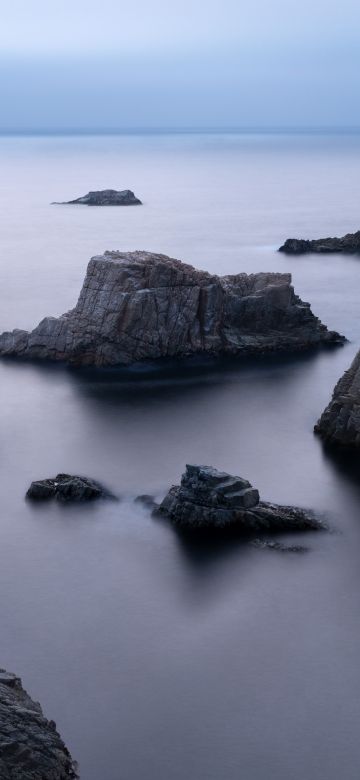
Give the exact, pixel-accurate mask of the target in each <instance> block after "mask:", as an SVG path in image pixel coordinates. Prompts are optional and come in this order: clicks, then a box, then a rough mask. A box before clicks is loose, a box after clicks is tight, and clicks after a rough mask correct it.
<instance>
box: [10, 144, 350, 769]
mask: <svg viewBox="0 0 360 780" xmlns="http://www.w3.org/2000/svg"><path fill="white" fill-rule="evenodd" d="M0 169H1V177H0V221H1V231H0V280H1V286H0V296H1V306H0V329H1V330H4V329H9V328H13V327H24V328H31V327H33V326H35V325H36V324H37V322H38V321H39V320H40V319H41V318H42V317H43V316H44V315H48V314H55V315H56V314H60V313H62V312H63V311H66V310H67V309H69V308H71V307H72V306H73V305H74V303H75V301H76V298H77V295H78V293H79V290H80V286H81V283H82V280H83V277H84V273H85V268H86V263H87V261H88V259H89V258H90V256H91V255H94V254H96V253H99V252H102V251H103V250H105V249H124V250H125V249H148V250H154V251H160V252H164V253H168V254H170V255H173V256H175V257H178V258H180V259H183V260H185V261H189V262H191V263H193V264H194V265H196V266H198V267H202V268H205V269H207V270H209V271H212V272H219V273H233V272H238V271H249V272H252V271H263V270H274V271H287V272H288V271H290V272H291V273H292V274H293V280H294V285H295V288H296V291H297V292H298V293H299V294H300V295H301V296H302V297H303V298H304V299H305V300H310V301H311V303H312V307H313V311H314V312H315V313H316V314H318V315H319V316H320V317H321V318H322V319H323V321H324V322H326V324H328V325H329V326H330V327H331V328H335V329H337V330H339V331H341V332H342V333H344V334H345V335H346V336H347V337H348V339H349V343H348V344H346V346H345V347H344V348H339V349H336V350H335V351H330V352H322V353H319V354H316V355H311V356H306V357H305V356H304V357H301V358H300V357H299V358H297V359H294V360H284V359H282V360H273V361H266V362H258V363H257V362H256V361H255V362H252V363H244V364H243V365H240V364H239V367H238V368H237V369H236V370H233V371H227V372H225V373H223V374H222V373H221V372H220V371H219V370H216V369H214V370H213V371H212V372H209V373H207V374H203V375H200V376H195V375H188V376H182V377H181V376H178V377H176V376H175V377H172V378H171V379H168V380H167V381H163V382H160V381H159V380H158V379H156V378H154V379H153V380H150V379H149V378H144V379H143V380H141V379H138V380H137V381H136V382H135V381H130V380H126V379H124V377H120V376H119V375H117V374H111V373H110V374H105V375H96V374H95V375H94V374H93V375H92V374H81V373H76V372H69V371H68V370H66V369H64V368H61V367H54V368H52V367H45V366H43V367H39V366H34V365H23V364H16V363H1V364H0V375H1V377H0V394H1V404H0V426H1V427H0V430H1V444H0V446H1V470H0V490H1V504H2V511H1V545H0V625H1V639H0V663H1V666H4V667H6V668H7V669H9V670H14V671H16V672H17V673H18V674H20V675H21V676H22V677H23V680H24V683H25V685H26V687H27V688H28V690H29V691H30V693H31V694H32V695H33V696H34V697H35V698H36V699H39V700H40V701H41V703H42V705H43V708H44V710H45V713H46V714H47V715H48V716H49V717H51V718H54V719H55V720H56V722H57V724H58V727H59V730H60V731H61V734H62V735H63V737H64V739H65V741H66V742H67V744H68V746H69V748H70V749H71V751H72V753H73V755H74V757H75V758H76V759H78V761H79V763H80V769H81V777H82V780H100V778H101V780H200V779H201V780H202V779H204V780H205V779H206V780H239V778H242V779H243V780H289V778H291V780H304V778H311V780H338V778H339V777H341V778H344V780H357V778H358V775H359V762H360V742H359V727H360V663H359V657H360V624H359V619H358V615H359V600H360V565H359V561H360V512H359V494H360V487H359V480H358V475H357V473H356V471H354V469H351V470H349V468H347V467H346V466H345V467H344V465H343V464H339V463H337V462H336V461H335V460H334V459H333V458H331V457H329V456H327V455H326V454H325V453H324V451H323V448H322V446H321V443H320V442H319V440H318V439H317V438H315V437H314V435H313V433H312V428H313V424H314V422H315V421H316V419H317V417H318V416H319V414H320V412H321V411H322V409H323V408H324V406H325V404H326V403H327V401H328V400H329V397H330V394H331V391H332V388H333V385H334V383H335V381H336V380H337V378H338V377H339V376H340V375H341V374H342V372H343V371H344V370H345V368H347V367H348V365H349V364H350V361H351V359H352V357H353V355H354V354H355V352H356V350H357V349H358V348H359V346H360V321H359V316H358V302H359V294H360V260H359V259H357V258H353V257H341V256H329V257H327V256H324V257H312V256H306V257H303V258H294V259H290V258H287V257H284V256H282V255H280V254H278V253H276V251H275V250H276V247H278V246H279V245H280V244H281V243H282V242H283V240H284V239H285V238H287V237H288V236H304V237H305V236H306V237H316V236H323V235H341V234H343V233H345V232H347V231H353V230H356V229H358V228H359V227H360V211H359V203H360V137H357V136H346V135H343V136H335V135H334V136H330V135H328V136H324V137H322V136H319V135H318V136H296V135H292V136H289V135H288V136H286V135H284V136H280V135H279V136H276V135H272V136H261V135H253V136H246V135H242V136H241V135H223V136H221V135H219V136H216V135H178V136H176V135H172V136H165V135H163V136H150V137H145V136H143V137H141V136H132V137H130V136H129V137H126V136H123V137H83V138H82V137H76V138H70V137H67V138H61V137H59V138H56V137H52V138H1V139H0ZM108 187H114V188H117V189H121V188H125V187H128V188H130V189H133V190H134V191H135V193H136V195H138V196H139V197H140V198H141V199H142V200H143V201H144V205H143V207H139V208H129V209H115V208H107V209H106V208H104V209H90V208H86V207H65V206H51V205H49V204H50V201H53V200H67V199H70V198H73V197H76V196H79V195H82V194H84V193H86V192H87V191H88V190H89V189H102V188H108ZM186 462H195V463H197V462H200V463H208V464H212V465H214V466H217V467H218V468H220V469H224V470H227V471H229V472H231V473H234V474H240V475H242V476H244V477H247V478H248V479H250V481H251V482H252V483H253V484H254V485H256V486H257V487H258V488H259V490H260V493H261V495H262V496H263V497H264V498H266V499H270V500H273V501H277V502H279V503H292V504H297V505H303V506H308V507H312V508H314V509H315V510H318V511H320V512H322V513H323V512H325V513H327V514H328V516H329V518H330V519H331V523H332V525H333V527H334V529H336V531H337V532H338V533H334V534H320V535H313V536H312V535H310V536H307V538H306V543H307V544H308V545H309V547H310V551H309V553H308V554H307V555H300V556H296V555H284V554H281V553H276V552H273V551H269V550H257V549H254V548H251V547H249V546H244V545H237V544H235V543H233V544H231V545H224V546H221V547H218V548H209V547H207V548H206V549H201V548H199V547H196V546H195V547H193V546H191V545H190V546H187V545H184V543H182V542H181V540H180V539H179V538H178V536H177V535H176V534H175V533H174V531H173V529H172V528H171V527H169V526H168V525H167V524H166V523H164V522H159V521H155V520H153V519H151V517H150V516H149V514H148V512H147V511H146V510H145V509H143V508H142V507H140V506H139V505H136V504H134V503H133V498H134V496H136V495H137V494H139V493H144V492H149V493H153V494H155V495H157V496H159V497H160V496H163V495H164V493H165V491H166V490H167V488H168V487H169V485H170V484H173V483H175V482H177V481H178V480H179V477H180V474H181V472H182V471H183V469H184V465H185V463H186ZM58 471H69V472H75V473H76V472H78V473H84V474H87V475H89V476H94V477H96V478H98V479H100V480H103V481H105V483H106V484H108V485H109V487H110V488H111V489H112V490H113V491H115V492H116V493H118V494H119V495H121V496H122V501H121V502H120V503H116V504H114V503H109V504H105V503H104V504H97V505H93V506H90V507H88V506H87V507H80V508H76V509H73V508H63V507H58V506H50V505H49V506H44V507H32V506H30V505H28V504H27V503H26V502H25V501H24V493H25V491H26V489H27V487H28V484H29V482H30V481H31V480H32V479H35V478H41V477H46V476H52V475H53V474H54V473H56V472H58ZM299 538H300V537H299ZM299 538H298V539H297V541H299ZM302 541H303V542H304V537H302Z"/></svg>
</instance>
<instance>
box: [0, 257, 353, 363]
mask: <svg viewBox="0 0 360 780" xmlns="http://www.w3.org/2000/svg"><path fill="white" fill-rule="evenodd" d="M343 341H344V337H343V336H340V335H339V334H338V333H335V332H334V331H329V330H328V329H327V328H326V326H325V325H323V324H322V323H321V322H320V320H319V319H318V318H317V317H315V316H314V314H313V313H312V311H311V309H310V304H308V303H304V302H303V301H302V300H301V299H300V298H299V297H298V296H297V295H295V292H294V289H293V287H292V284H291V275H290V274H280V273H257V274H250V275H249V274H244V273H239V274H235V275H234V276H216V275H213V274H209V273H207V272H206V271H198V270H196V269H195V268H193V267H192V266H191V265H186V264H185V263H182V262H180V261H179V260H174V259H172V258H170V257H166V256H165V255H158V254H153V253H151V252H105V254H104V255H99V256H96V257H93V258H92V259H91V260H90V263H89V265H88V268H87V273H86V277H85V281H84V284H83V287H82V290H81V293H80V297H79V300H78V302H77V304H76V306H75V308H74V309H72V310H71V311H69V312H67V313H66V314H63V315H62V316H61V317H58V318H56V317H46V318H45V319H43V320H42V322H40V324H39V325H38V326H37V327H36V328H35V329H34V330H33V331H31V332H28V331H24V330H14V331H12V332H11V333H9V332H6V333H3V334H2V335H1V336H0V355H3V356H17V357H21V358H24V359H44V360H55V361H67V362H68V363H70V364H72V365H76V366H119V365H123V366H129V365H132V364H137V365H140V364H141V363H142V364H144V362H146V361H159V360H161V359H162V360H164V359H180V358H188V357H189V356H202V357H211V358H217V357H225V356H228V357H232V356H235V357H242V356H249V355H263V354H266V353H280V352H290V353H291V352H298V351H299V350H306V349H311V348H314V347H319V346H322V345H329V344H339V343H343Z"/></svg>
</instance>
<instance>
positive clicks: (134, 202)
mask: <svg viewBox="0 0 360 780" xmlns="http://www.w3.org/2000/svg"><path fill="white" fill-rule="evenodd" d="M77 203H79V204H80V205H84V206H141V200H139V198H136V197H135V195H134V193H133V192H132V191H131V190H120V191H118V190H98V191H94V192H88V194H87V195H83V196H82V198H76V199H75V200H66V201H63V202H62V203H57V204H54V205H58V206H70V205H73V204H77Z"/></svg>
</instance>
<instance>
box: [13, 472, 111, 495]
mask: <svg viewBox="0 0 360 780" xmlns="http://www.w3.org/2000/svg"><path fill="white" fill-rule="evenodd" d="M110 497H112V496H111V493H109V491H108V490H106V488H104V487H103V485H101V484H100V483H99V482H95V480H94V479H89V477H78V476H71V475H70V474H58V475H57V476H56V477H53V478H52V479H40V480H38V481H36V482H32V483H31V485H30V487H29V489H28V491H27V493H26V498H31V499H33V500H34V501H45V500H47V499H50V498H56V499H57V500H58V501H69V502H70V501H93V500H94V499H95V498H110Z"/></svg>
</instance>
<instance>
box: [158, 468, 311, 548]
mask: <svg viewBox="0 0 360 780" xmlns="http://www.w3.org/2000/svg"><path fill="white" fill-rule="evenodd" d="M158 511H159V513H160V514H164V515H166V516H167V517H169V518H170V520H171V521H172V522H173V523H174V524H175V525H177V526H179V527H180V528H183V529H192V530H196V529H226V528H231V527H236V528H238V529H239V531H241V532H243V533H245V534H252V533H258V532H264V533H269V532H270V533H272V532H273V533H278V532H281V531H306V530H317V529H321V528H324V527H325V526H324V525H323V523H321V522H320V520H318V519H317V518H316V517H314V515H312V514H311V513H310V512H307V511H305V510H303V509H298V508H296V507H291V506H279V505H277V504H272V503H270V502H266V501H260V497H259V493H258V491H257V490H256V488H253V487H252V485H251V484H250V482H248V480H246V479H242V478H241V477H234V476H231V475H230V474H227V473H226V472H221V471H217V469H214V468H212V467H211V466H195V465H187V466H186V471H185V473H184V474H183V475H182V478H181V484H180V485H175V486H173V487H172V488H170V490H169V492H168V494H167V495H166V496H165V498H164V500H163V501H162V502H161V504H160V506H159V509H158Z"/></svg>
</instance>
